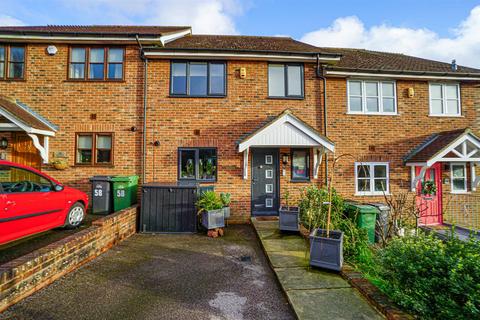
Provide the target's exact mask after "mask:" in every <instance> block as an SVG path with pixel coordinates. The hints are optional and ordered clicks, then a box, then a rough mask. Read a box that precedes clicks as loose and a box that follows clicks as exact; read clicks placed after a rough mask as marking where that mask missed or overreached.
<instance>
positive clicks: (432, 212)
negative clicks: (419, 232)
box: [415, 163, 443, 225]
mask: <svg viewBox="0 0 480 320" xmlns="http://www.w3.org/2000/svg"><path fill="white" fill-rule="evenodd" d="M420 171H421V167H416V168H415V175H416V176H418V175H419V174H420ZM441 179H442V166H441V164H440V163H436V164H434V165H433V166H431V167H430V168H428V169H427V171H426V172H425V176H424V178H423V179H422V183H423V181H433V182H434V183H435V186H436V189H437V190H436V192H435V194H432V195H425V194H423V193H422V183H418V185H417V208H418V210H419V213H420V220H419V224H420V225H432V224H441V223H442V222H443V219H442V182H441V181H442V180H441Z"/></svg>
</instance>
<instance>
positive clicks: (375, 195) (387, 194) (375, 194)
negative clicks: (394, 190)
mask: <svg viewBox="0 0 480 320" xmlns="http://www.w3.org/2000/svg"><path fill="white" fill-rule="evenodd" d="M384 195H385V196H389V195H391V194H390V192H385V193H383V192H382V193H358V192H355V194H354V196H355V197H378V196H384Z"/></svg>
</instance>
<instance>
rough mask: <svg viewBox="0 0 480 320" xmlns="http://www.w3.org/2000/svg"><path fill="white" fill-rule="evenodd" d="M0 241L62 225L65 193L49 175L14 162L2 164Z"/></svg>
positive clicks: (0, 174)
mask: <svg viewBox="0 0 480 320" xmlns="http://www.w3.org/2000/svg"><path fill="white" fill-rule="evenodd" d="M0 183H1V186H2V190H1V191H2V193H1V195H0V199H1V200H0V205H1V206H2V207H1V208H0V243H4V242H8V241H12V240H16V239H19V238H22V237H24V236H27V235H32V234H35V233H38V232H42V231H46V230H49V229H52V228H55V227H58V226H60V225H63V223H64V221H63V220H64V219H65V210H66V208H65V194H64V192H62V191H59V192H57V191H55V190H54V184H53V183H52V182H51V181H50V180H49V179H47V178H46V177H44V176H42V175H40V174H38V173H36V172H33V171H30V170H27V169H24V168H20V167H15V166H9V165H2V166H0Z"/></svg>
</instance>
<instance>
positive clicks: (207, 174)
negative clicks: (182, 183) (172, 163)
mask: <svg viewBox="0 0 480 320" xmlns="http://www.w3.org/2000/svg"><path fill="white" fill-rule="evenodd" d="M178 178H179V179H180V180H196V181H216V180H217V149H215V148H179V149H178Z"/></svg>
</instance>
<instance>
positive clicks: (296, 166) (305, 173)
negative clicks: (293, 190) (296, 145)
mask: <svg viewBox="0 0 480 320" xmlns="http://www.w3.org/2000/svg"><path fill="white" fill-rule="evenodd" d="M309 164H310V154H309V152H308V150H307V149H293V150H292V180H294V181H295V180H297V181H298V180H304V181H305V180H308V179H309V178H310V168H309Z"/></svg>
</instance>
